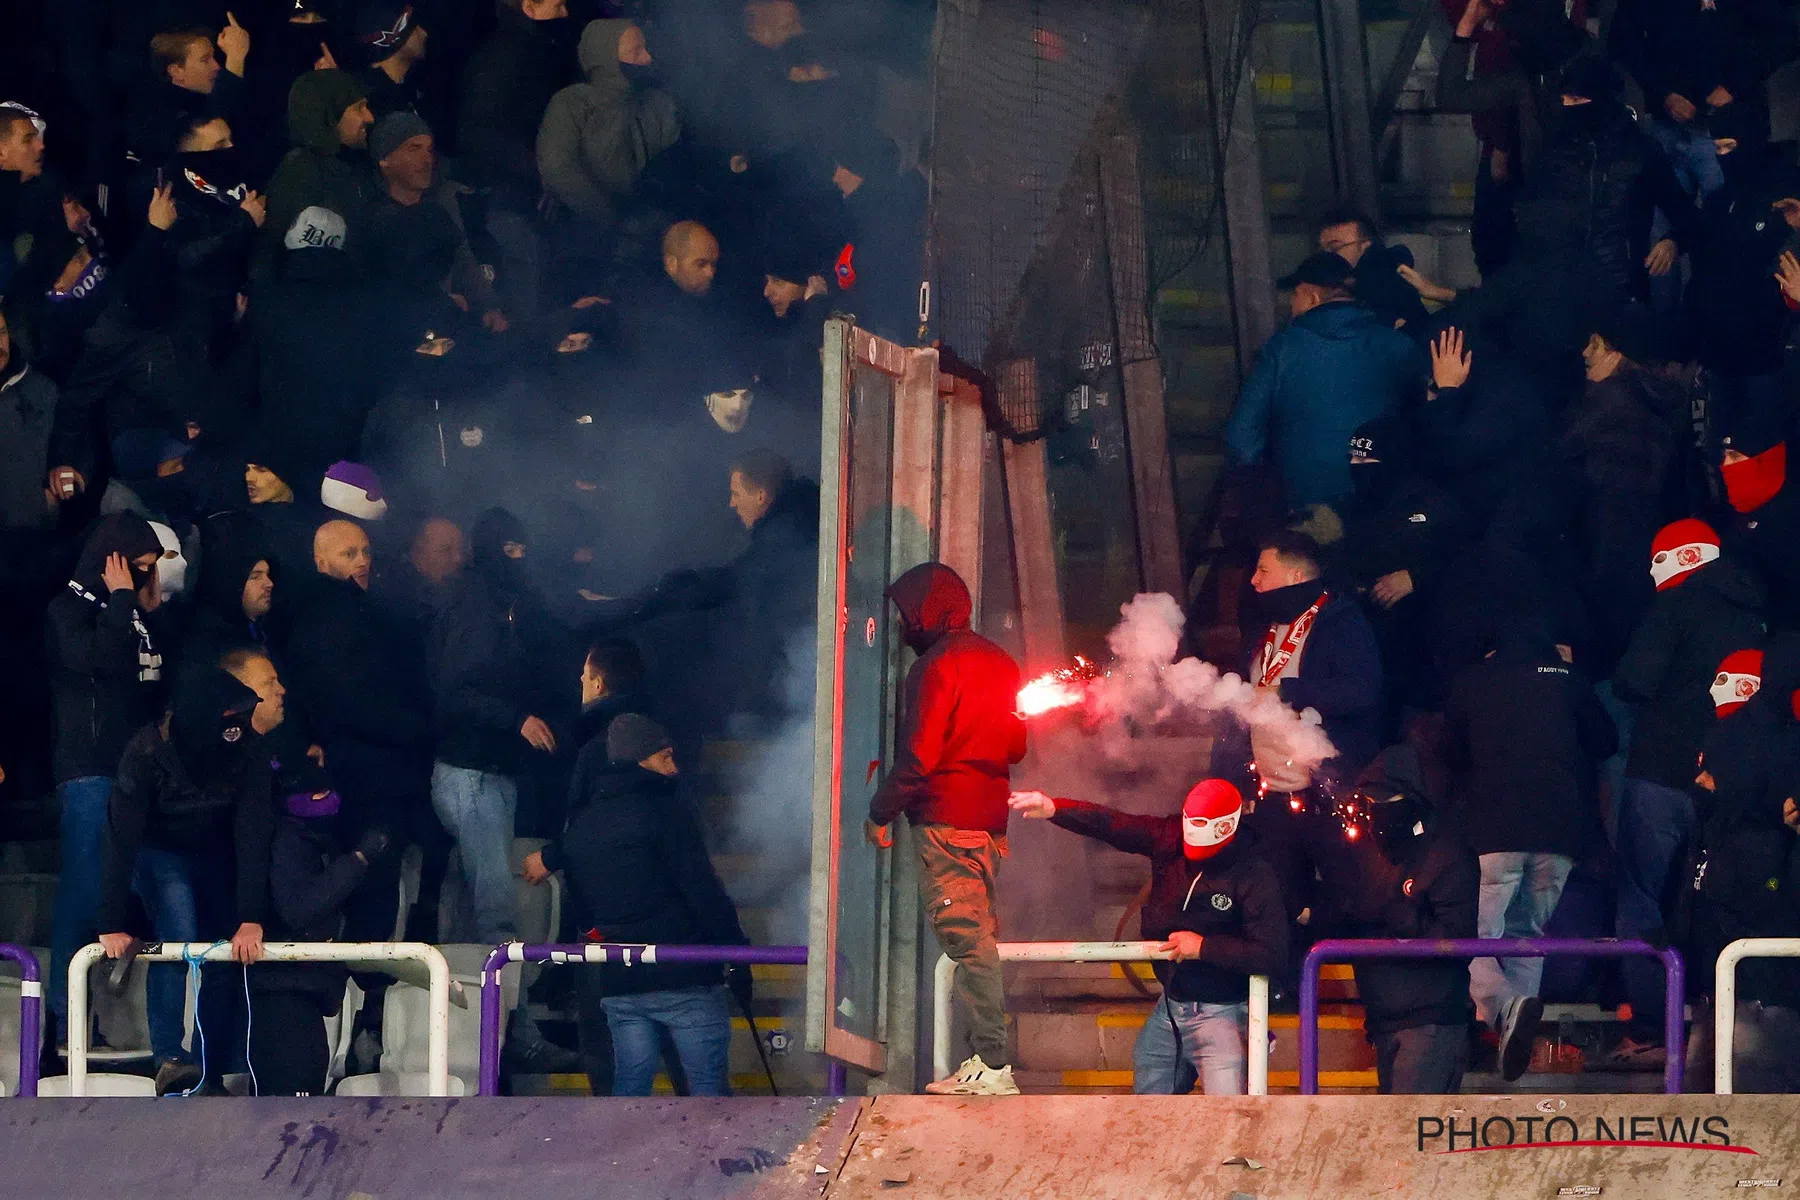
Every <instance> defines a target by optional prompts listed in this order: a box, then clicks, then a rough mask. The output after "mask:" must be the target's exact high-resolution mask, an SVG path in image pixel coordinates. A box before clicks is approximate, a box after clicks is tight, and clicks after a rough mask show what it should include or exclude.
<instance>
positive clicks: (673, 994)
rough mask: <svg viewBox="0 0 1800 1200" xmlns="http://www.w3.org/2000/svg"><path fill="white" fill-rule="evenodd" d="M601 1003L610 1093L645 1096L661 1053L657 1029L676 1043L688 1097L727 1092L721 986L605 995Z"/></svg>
mask: <svg viewBox="0 0 1800 1200" xmlns="http://www.w3.org/2000/svg"><path fill="white" fill-rule="evenodd" d="M600 1007H601V1008H603V1009H605V1010H606V1026H607V1028H608V1029H609V1030H610V1031H611V1032H612V1043H613V1090H612V1094H613V1095H615V1096H648V1095H649V1094H650V1088H651V1085H652V1084H653V1083H654V1082H655V1080H656V1064H657V1061H658V1059H659V1058H660V1057H661V1055H662V1043H661V1041H660V1040H659V1038H658V1034H657V1030H658V1028H662V1029H666V1030H668V1031H669V1037H670V1039H671V1040H672V1041H674V1043H675V1053H676V1054H677V1055H679V1056H680V1058H681V1069H682V1071H684V1072H685V1073H686V1074H687V1081H688V1094H689V1095H692V1096H729V1095H731V1082H730V1078H729V1075H728V1071H729V1067H730V1051H731V1011H730V1009H728V1008H727V1007H726V1005H725V989H724V988H723V987H717V986H715V987H693V988H678V989H676V990H674V991H668V992H638V993H636V994H635V995H629V996H606V997H604V998H602V999H601V1001H600Z"/></svg>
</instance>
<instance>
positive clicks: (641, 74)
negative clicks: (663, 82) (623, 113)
mask: <svg viewBox="0 0 1800 1200" xmlns="http://www.w3.org/2000/svg"><path fill="white" fill-rule="evenodd" d="M619 70H620V71H621V72H622V73H623V74H624V76H625V82H626V83H629V84H630V85H631V86H632V87H640V88H641V87H649V86H651V85H652V84H654V83H657V82H658V80H659V76H658V75H657V73H656V67H655V65H654V64H652V65H650V66H639V65H638V64H637V63H626V62H622V63H620V64H619Z"/></svg>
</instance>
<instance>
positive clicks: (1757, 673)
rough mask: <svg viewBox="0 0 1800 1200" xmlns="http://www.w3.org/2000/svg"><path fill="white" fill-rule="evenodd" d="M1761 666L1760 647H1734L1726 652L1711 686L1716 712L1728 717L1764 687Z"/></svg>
mask: <svg viewBox="0 0 1800 1200" xmlns="http://www.w3.org/2000/svg"><path fill="white" fill-rule="evenodd" d="M1762 666H1763V652H1762V651H1761V650H1733V651H1732V652H1731V653H1730V654H1727V655H1726V656H1725V661H1724V662H1722V663H1720V664H1719V673H1718V674H1717V675H1715V676H1713V681H1712V688H1711V689H1710V690H1711V691H1712V702H1713V715H1714V716H1718V717H1729V716H1730V715H1731V714H1732V713H1734V712H1736V711H1737V710H1738V709H1740V708H1742V707H1744V705H1746V704H1748V703H1750V698H1751V697H1752V696H1754V695H1756V693H1757V691H1758V690H1760V689H1761V687H1762Z"/></svg>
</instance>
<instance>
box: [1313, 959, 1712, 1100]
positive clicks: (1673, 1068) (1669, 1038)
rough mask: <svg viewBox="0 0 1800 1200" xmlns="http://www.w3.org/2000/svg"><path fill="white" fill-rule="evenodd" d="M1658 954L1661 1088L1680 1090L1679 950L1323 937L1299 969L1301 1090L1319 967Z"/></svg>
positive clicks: (1682, 988) (1683, 986)
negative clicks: (1364, 961)
mask: <svg viewBox="0 0 1800 1200" xmlns="http://www.w3.org/2000/svg"><path fill="white" fill-rule="evenodd" d="M1639 955H1642V956H1644V957H1646V958H1660V959H1662V964H1663V975H1664V979H1665V982H1666V990H1665V998H1666V1003H1665V1007H1664V1010H1663V1045H1664V1046H1666V1047H1668V1056H1667V1058H1666V1059H1665V1060H1664V1065H1663V1091H1665V1092H1667V1093H1669V1094H1670V1095H1677V1094H1679V1093H1680V1092H1681V1059H1682V1053H1681V1048H1682V1044H1683V1042H1682V1036H1681V1035H1682V1007H1683V1005H1684V1003H1685V1001H1686V998H1687V976H1686V971H1685V969H1684V968H1683V966H1682V962H1681V953H1680V951H1677V950H1674V949H1669V948H1666V947H1665V948H1663V949H1661V950H1659V949H1657V948H1656V947H1655V946H1652V945H1651V944H1650V943H1648V942H1638V941H1625V940H1620V939H1618V938H1327V939H1326V940H1324V941H1322V942H1318V943H1316V944H1315V945H1314V946H1313V948H1312V949H1311V950H1309V951H1307V953H1306V961H1305V962H1304V963H1303V964H1302V965H1301V967H1300V1092H1301V1094H1302V1095H1305V1096H1316V1095H1317V1094H1318V1092H1319V965H1320V964H1321V963H1327V962H1348V961H1350V960H1352V959H1358V958H1550V957H1573V958H1632V957H1637V956H1639Z"/></svg>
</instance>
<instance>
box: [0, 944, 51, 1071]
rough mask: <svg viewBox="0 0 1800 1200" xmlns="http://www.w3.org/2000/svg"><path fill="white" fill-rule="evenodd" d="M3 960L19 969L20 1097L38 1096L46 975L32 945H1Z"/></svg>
mask: <svg viewBox="0 0 1800 1200" xmlns="http://www.w3.org/2000/svg"><path fill="white" fill-rule="evenodd" d="M0 958H4V959H7V960H9V961H11V962H14V963H16V964H18V967H19V1095H21V1096H36V1095H37V1093H38V1055H39V1053H40V1052H41V1050H42V1041H43V1029H44V1024H43V1022H44V982H43V973H42V972H41V971H39V970H38V960H37V955H35V954H33V953H32V952H31V947H29V946H14V945H11V944H10V943H0Z"/></svg>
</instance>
